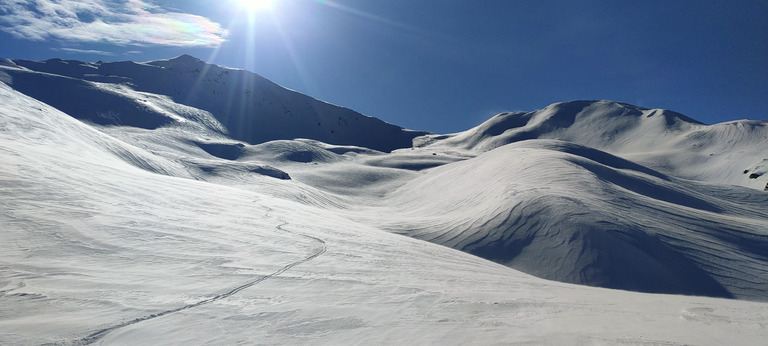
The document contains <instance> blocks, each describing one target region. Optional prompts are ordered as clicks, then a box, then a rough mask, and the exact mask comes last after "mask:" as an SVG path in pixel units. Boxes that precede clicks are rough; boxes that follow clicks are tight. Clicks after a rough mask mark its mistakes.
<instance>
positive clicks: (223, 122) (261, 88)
mask: <svg viewBox="0 0 768 346" xmlns="http://www.w3.org/2000/svg"><path fill="white" fill-rule="evenodd" d="M6 65H16V66H17V67H21V68H20V69H14V68H8V67H6V68H4V69H3V71H4V72H5V74H7V75H9V76H10V82H9V83H8V84H10V85H11V86H12V87H13V88H14V89H16V90H18V91H21V92H22V93H24V94H26V95H29V96H32V97H34V98H36V99H38V100H41V101H43V102H46V103H48V104H50V105H52V106H54V107H56V108H58V109H59V110H62V111H64V112H65V113H67V114H70V115H72V116H74V117H76V118H78V119H84V120H88V121H92V122H94V123H96V124H102V125H128V126H135V127H140V128H146V129H154V128H157V127H160V126H164V125H168V124H169V123H170V122H173V121H182V119H178V118H177V117H174V116H173V115H172V114H173V113H174V111H173V109H174V108H179V105H184V106H189V107H194V108H196V109H198V112H199V110H202V111H205V112H206V113H208V114H205V115H207V118H208V119H204V118H205V117H206V116H205V115H194V117H193V118H192V119H191V120H193V121H197V120H198V119H201V118H203V119H204V120H205V121H206V122H207V124H206V125H207V126H208V127H209V128H211V129H214V130H218V131H221V132H223V133H226V134H227V135H228V136H229V137H231V138H233V139H237V140H241V141H245V142H248V143H251V144H256V143H263V142H267V141H270V140H276V139H294V138H311V139H316V140H320V141H323V142H326V143H333V144H343V145H357V146H364V147H368V148H372V149H376V150H380V151H391V150H394V149H397V148H403V147H410V146H411V139H412V138H413V137H416V136H419V135H423V134H424V132H417V131H409V130H404V129H402V128H400V127H397V126H394V125H391V124H387V123H385V122H383V121H381V120H379V119H376V118H372V117H368V116H365V115H362V114H360V113H357V112H355V111H352V110H350V109H347V108H343V107H339V106H335V105H332V104H329V103H325V102H322V101H318V100H316V99H313V98H311V97H308V96H306V95H303V94H300V93H297V92H295V91H292V90H288V89H285V88H283V87H281V86H279V85H277V84H275V83H272V82H271V81H269V80H267V79H265V78H263V77H261V76H259V75H257V74H254V73H251V72H248V71H244V70H235V69H229V68H223V67H219V66H216V65H211V64H207V63H205V62H203V61H200V60H198V59H196V58H193V57H191V56H188V55H183V56H180V57H177V58H174V59H170V60H160V61H151V62H147V63H135V62H130V61H126V62H114V63H85V62H80V61H72V60H61V59H52V60H46V61H41V62H37V61H26V60H13V61H9V63H7V64H6ZM40 85H46V87H45V88H40V87H38V86H40ZM169 113H170V114H169ZM214 120H215V122H214Z"/></svg>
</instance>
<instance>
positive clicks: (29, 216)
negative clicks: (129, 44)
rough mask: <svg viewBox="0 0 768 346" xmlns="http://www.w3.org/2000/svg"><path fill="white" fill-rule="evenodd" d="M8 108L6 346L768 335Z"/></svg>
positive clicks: (30, 109)
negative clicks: (228, 179)
mask: <svg viewBox="0 0 768 346" xmlns="http://www.w3.org/2000/svg"><path fill="white" fill-rule="evenodd" d="M0 98H2V100H3V102H2V103H0V153H2V161H3V165H2V167H0V189H1V191H0V196H2V198H0V210H2V212H0V225H2V233H0V237H2V241H1V242H0V247H1V248H2V251H0V273H1V274H0V302H2V304H0V343H3V344H41V343H62V344H91V343H104V344H211V343H213V344H235V343H246V344H253V343H268V344H299V343H302V344H304V343H312V344H349V343H379V344H403V343H418V344H421V343H439V344H467V343H475V344H492V343H535V344H563V343H576V344H583V343H590V344H595V343H597V344H702V345H707V344H745V345H746V344H760V343H761V342H762V341H763V340H765V337H766V336H768V334H767V332H766V330H767V328H768V326H766V324H765V321H766V320H768V305H767V304H765V303H757V302H747V301H735V300H723V299H711V298H702V297H685V296H669V295H648V294H641V293H632V292H625V291H615V290H607V289H599V288H590V287H585V286H576V285H569V284H563V283H557V282H552V281H547V280H543V279H538V278H535V277H532V276H529V275H526V274H522V273H520V272H518V271H516V270H513V269H510V268H507V267H504V266H500V265H498V264H495V263H492V262H489V261H485V260H482V259H480V258H478V257H475V256H471V255H469V254H465V253H462V252H457V251H455V250H451V249H448V248H446V247H442V246H437V245H433V244H430V243H428V242H422V241H418V240H415V239H412V238H408V237H401V236H397V235H394V234H391V233H389V232H385V231H382V230H379V229H377V228H375V227H372V226H370V225H366V224H363V223H359V222H354V221H352V220H350V219H349V218H347V217H345V216H344V213H338V212H334V211H333V210H334V209H336V207H334V206H332V205H329V204H327V203H326V204H325V205H322V206H312V205H308V204H307V203H304V202H303V201H302V200H301V196H300V195H301V194H302V193H304V192H305V191H309V190H310V189H309V188H306V189H302V190H300V191H299V190H291V189H290V187H288V185H293V184H299V183H298V182H294V181H292V180H284V179H275V178H274V177H270V176H265V175H260V174H257V175H255V176H253V177H251V179H253V181H254V182H258V183H259V185H258V190H259V191H254V190H253V189H248V188H241V187H238V186H237V184H231V185H232V186H227V185H225V184H223V183H222V182H217V183H208V182H203V181H200V180H196V179H191V178H183V177H177V176H175V175H178V174H182V173H183V172H184V171H183V170H179V169H178V167H179V166H178V165H179V163H178V162H174V161H173V160H167V159H164V158H163V155H166V156H170V155H171V154H169V153H160V152H156V153H153V152H152V151H151V150H144V149H141V148H139V147H138V146H133V145H130V144H127V143H125V141H123V140H120V139H118V138H116V137H113V136H111V135H108V134H106V133H104V132H100V131H97V130H95V129H94V128H92V127H91V126H89V125H87V124H84V123H81V122H79V121H77V120H75V119H72V118H71V117H69V116H68V115H66V114H64V113H61V112H60V111H58V110H56V109H54V108H52V107H50V106H48V105H46V104H43V103H40V102H38V101H36V100H33V99H31V98H28V97H26V96H24V95H21V94H20V93H18V92H16V91H14V90H12V89H10V88H9V87H7V86H5V85H4V84H0ZM110 130H112V131H116V128H115V127H110ZM158 130H161V131H162V129H158ZM178 130H179V131H178V132H179V133H181V130H182V129H178ZM134 131H135V134H141V135H142V136H143V137H141V138H142V139H146V138H149V134H150V133H153V131H157V130H144V129H140V130H134ZM126 138H130V136H127V137H126ZM157 140H160V138H157ZM173 143H176V144H173V145H180V143H181V141H175V142H173ZM305 144H306V143H305ZM142 145H143V144H142ZM173 145H172V146H171V148H173ZM190 145H194V144H190ZM317 146H320V145H319V144H318V145H317ZM116 148H117V149H116ZM192 148H193V147H192V146H190V147H189V148H186V149H185V150H189V153H190V156H193V157H192V158H194V159H195V160H205V159H206V157H207V156H205V155H208V154H207V153H205V152H204V151H194V150H193V149H192ZM198 149H199V148H198ZM248 149H250V148H245V149H244V150H246V151H247V150H248ZM328 149H335V148H334V147H333V146H326V149H325V150H328ZM345 149H353V148H345ZM173 150H181V149H180V148H177V149H168V151H169V152H171V151H173ZM127 153H131V154H132V156H129V155H127ZM382 155H383V154H381V153H376V154H375V156H373V157H374V158H378V160H382V159H383V156H382ZM402 155H404V154H401V157H402ZM412 155H413V156H414V157H415V156H417V155H418V154H416V153H414V154H412ZM429 156H431V155H429ZM134 158H138V159H134ZM142 160H143V161H146V162H147V163H148V166H146V167H141V166H142V165H137V162H141V161H142ZM210 160H211V161H216V160H218V161H221V162H224V161H231V160H226V159H221V158H210ZM423 160H424V161H425V162H427V156H423ZM395 161H396V162H397V160H395ZM341 163H343V161H336V162H335V163H330V164H331V165H333V164H341ZM375 163H376V164H378V165H379V166H376V167H380V168H382V169H385V168H386V169H390V170H391V169H396V168H392V167H381V164H380V162H375ZM233 164H235V163H233ZM301 165H304V166H301ZM306 166H313V165H312V164H308V163H306V162H295V161H294V165H293V166H288V168H289V169H291V170H294V169H295V171H296V172H297V173H300V172H299V171H300V170H299V169H296V168H295V167H306ZM147 167H154V169H155V170H157V171H159V172H160V173H163V174H157V173H153V172H150V171H148V170H147V169H146V168H147ZM369 167H373V166H369ZM329 169H330V168H329ZM399 170H402V169H399ZM291 173H293V172H291ZM417 174H418V173H417ZM299 175H301V174H299ZM275 195H281V196H282V197H281V198H275V197H274V196H275ZM317 203H319V202H317ZM390 217H392V216H390Z"/></svg>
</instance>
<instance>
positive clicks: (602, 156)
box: [381, 140, 768, 300]
mask: <svg viewBox="0 0 768 346" xmlns="http://www.w3.org/2000/svg"><path fill="white" fill-rule="evenodd" d="M729 190H730V191H728V193H727V194H723V190H722V189H720V188H718V187H716V186H710V185H705V184H699V183H694V182H690V181H684V180H679V179H676V178H672V177H668V176H665V175H663V174H661V173H658V172H655V171H653V170H650V169H648V168H645V167H642V166H639V165H637V164H634V163H632V162H629V161H626V160H624V159H621V158H618V157H615V156H612V155H610V154H607V153H604V152H600V151H597V150H595V149H590V148H586V147H583V146H580V145H576V144H572V143H568V142H561V141H552V140H529V141H524V142H518V143H515V144H510V145H506V146H503V147H499V148H497V149H495V150H492V151H489V152H487V153H485V154H483V155H480V156H478V157H476V158H473V159H469V160H466V161H461V162H457V163H453V164H448V165H445V166H442V167H439V168H436V169H434V170H431V171H429V172H427V173H426V174H424V175H423V176H420V177H418V178H416V179H413V180H412V181H410V182H408V183H406V184H405V185H403V186H402V187H400V188H399V189H397V190H396V191H394V192H393V193H392V195H391V196H390V197H389V199H388V200H387V201H385V202H383V204H385V205H389V206H392V207H391V208H392V209H393V211H392V213H393V214H395V215H398V217H397V218H395V220H392V221H386V220H382V222H381V225H382V227H384V228H386V229H390V230H391V231H393V232H397V233H400V234H405V235H409V236H412V237H416V238H419V239H424V240H428V241H431V242H434V243H438V244H441V245H446V246H449V247H452V248H455V249H459V250H462V251H466V252H469V253H473V254H476V255H478V256H480V257H483V258H488V259H491V260H493V261H496V262H499V263H502V264H505V265H508V266H511V267H513V268H516V269H519V270H522V271H524V272H527V273H531V274H534V275H537V276H539V277H543V278H547V279H553V280H558V281H564V282H573V283H579V284H586V285H594V286H601V287H610V288H620V289H627V290H636V291H643V292H659V293H662V292H663V293H679V294H696V295H708V296H717V297H738V298H746V299H754V300H766V299H767V297H766V292H768V265H767V264H768V252H767V251H766V249H768V232H766V230H768V209H766V208H764V206H765V205H768V194H765V193H762V192H757V191H754V190H751V189H746V188H737V187H732V188H730V189H729Z"/></svg>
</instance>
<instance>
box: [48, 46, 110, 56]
mask: <svg viewBox="0 0 768 346" xmlns="http://www.w3.org/2000/svg"><path fill="white" fill-rule="evenodd" d="M53 50H60V51H64V52H69V53H81V54H96V55H107V56H110V55H115V54H114V53H110V52H105V51H103V50H93V49H77V48H53Z"/></svg>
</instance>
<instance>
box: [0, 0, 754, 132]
mask: <svg viewBox="0 0 768 346" xmlns="http://www.w3.org/2000/svg"><path fill="white" fill-rule="evenodd" d="M765 18H768V1H762V0H753V1H742V0H736V1H578V2H576V1H511V0H510V1H507V0H472V1H459V0H354V1H352V0H336V1H330V0H325V1H321V0H273V3H272V5H271V7H270V8H269V9H263V10H258V11H255V12H252V13H249V12H248V11H247V10H246V9H245V8H244V7H243V6H241V5H240V4H239V2H238V1H236V0H223V1H194V0H190V1H183V0H167V1H162V0H157V1H150V0H129V1H108V0H84V1H68V0H61V1H58V2H53V1H50V0H37V1H21V0H8V1H3V2H0V57H6V58H22V59H32V60H42V59H48V58H54V57H59V58H64V59H76V60H84V61H97V60H104V61H119V60H133V61H148V60H156V59H165V58H171V57H174V56H178V55H181V54H190V55H193V56H196V57H198V58H200V59H203V60H206V61H209V62H212V63H215V64H219V65H223V66H228V67H235V68H245V69H248V70H250V71H253V72H256V73H258V74H260V75H262V76H264V77H266V78H268V79H270V80H272V81H274V82H276V83H278V84H280V85H283V86H285V87H287V88H290V89H294V90H297V91H299V92H302V93H305V94H307V95H310V96H312V97H315V98H318V99H321V100H325V101H328V102H331V103H334V104H338V105H341V106H345V107H348V108H352V109H354V110H356V111H359V112H362V113H364V114H366V115H370V116H375V117H378V118H381V119H383V120H385V121H387V122H390V123H394V124H397V125H400V126H404V127H407V128H411V129H416V130H427V131H433V132H437V133H448V132H456V131H462V130H466V129H468V128H470V127H473V126H476V125H478V124H479V123H481V122H482V121H484V120H486V119H487V118H489V117H490V116H492V115H493V114H495V113H498V112H503V111H518V110H523V111H528V110H535V109H540V108H543V107H545V106H547V105H549V104H551V103H554V102H559V101H569V100H576V99H608V100H615V101H621V102H627V103H632V104H636V105H639V106H643V107H648V108H665V109H671V110H674V111H677V112H680V113H683V114H685V115H688V116H690V117H692V118H694V119H697V120H699V121H702V122H704V123H710V124H711V123H717V122H723V121H728V120H735V119H744V118H749V119H758V120H768V111H766V110H768V63H766V62H768V21H766V20H765Z"/></svg>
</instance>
